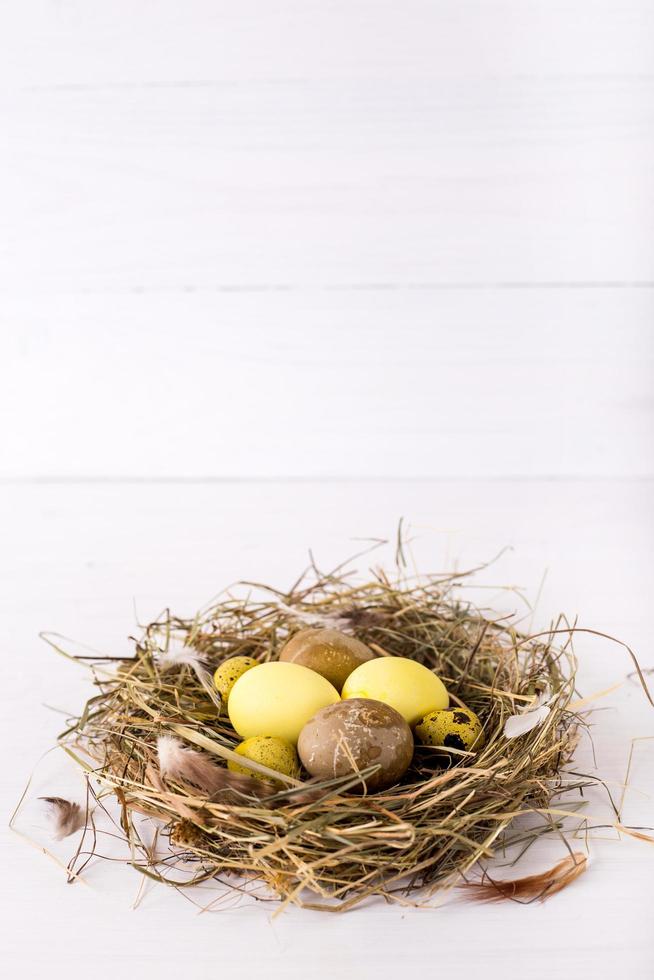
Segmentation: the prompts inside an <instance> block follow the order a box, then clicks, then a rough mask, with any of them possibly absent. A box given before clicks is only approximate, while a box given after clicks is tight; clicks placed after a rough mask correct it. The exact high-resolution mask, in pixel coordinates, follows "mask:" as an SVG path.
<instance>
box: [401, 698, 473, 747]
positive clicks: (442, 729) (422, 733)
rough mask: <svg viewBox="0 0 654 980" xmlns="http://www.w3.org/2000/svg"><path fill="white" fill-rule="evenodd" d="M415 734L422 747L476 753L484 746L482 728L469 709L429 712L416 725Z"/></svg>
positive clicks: (447, 709)
mask: <svg viewBox="0 0 654 980" xmlns="http://www.w3.org/2000/svg"><path fill="white" fill-rule="evenodd" d="M415 733H416V738H417V739H418V741H419V742H422V744H423V745H437V746H441V747H442V748H447V749H461V750H463V751H466V752H470V751H473V750H474V751H477V750H478V749H481V748H482V747H483V745H484V732H483V726H482V724H481V722H480V720H479V718H478V717H477V715H476V714H475V713H474V711H471V710H470V709H469V708H446V709H445V710H443V711H430V712H429V714H427V715H425V717H424V718H423V719H422V721H420V723H419V724H418V725H416V728H415Z"/></svg>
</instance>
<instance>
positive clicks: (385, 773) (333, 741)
mask: <svg viewBox="0 0 654 980" xmlns="http://www.w3.org/2000/svg"><path fill="white" fill-rule="evenodd" d="M298 752H299V755H300V759H301V760H302V764H303V766H304V767H305V769H306V770H307V771H308V772H309V773H311V775H312V776H316V777H318V778H319V779H333V778H334V777H335V776H345V775H347V774H348V773H351V772H356V771H358V770H362V769H366V768H367V767H368V766H371V765H374V764H379V765H380V766H381V768H380V769H378V770H377V771H376V772H374V773H372V774H371V775H370V776H368V777H367V778H366V786H367V788H368V790H370V791H372V792H375V791H376V790H381V789H386V788H387V787H389V786H392V785H393V784H394V783H396V782H397V781H398V780H399V779H400V778H401V777H402V776H403V775H404V773H405V772H406V770H407V769H408V768H409V765H410V763H411V759H412V757H413V736H412V735H411V729H410V728H409V726H408V725H407V723H406V721H405V720H404V718H403V717H402V715H401V714H400V713H399V712H398V711H395V709H394V708H391V707H390V705H388V704H382V702H381V701H372V700H370V699H367V698H351V699H350V700H348V701H340V702H338V703H337V704H331V705H329V706H328V707H326V708H322V709H321V710H320V711H318V712H317V714H316V715H315V716H314V717H313V718H312V719H311V721H309V722H307V724H306V725H305V726H304V728H303V729H302V731H301V732H300V738H299V740H298ZM357 788H358V787H354V789H355V790H356V789H357Z"/></svg>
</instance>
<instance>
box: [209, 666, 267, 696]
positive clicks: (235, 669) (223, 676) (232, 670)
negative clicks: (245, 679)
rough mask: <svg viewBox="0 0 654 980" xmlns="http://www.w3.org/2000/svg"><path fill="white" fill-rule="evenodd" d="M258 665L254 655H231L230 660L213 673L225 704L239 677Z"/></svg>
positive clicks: (214, 680) (215, 683)
mask: <svg viewBox="0 0 654 980" xmlns="http://www.w3.org/2000/svg"><path fill="white" fill-rule="evenodd" d="M256 666H257V661H256V660H255V659H254V657H230V658H229V660H224V661H223V662H222V663H221V665H220V667H218V669H217V670H216V672H215V674H214V675H213V682H214V685H215V687H216V690H217V691H218V693H219V694H220V696H221V698H222V700H223V705H225V704H227V699H228V698H229V695H230V694H231V691H232V688H233V687H234V684H236V681H237V680H238V679H239V677H240V676H241V675H242V674H244V673H245V671H246V670H250V668H251V667H256Z"/></svg>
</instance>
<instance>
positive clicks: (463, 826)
mask: <svg viewBox="0 0 654 980" xmlns="http://www.w3.org/2000/svg"><path fill="white" fill-rule="evenodd" d="M313 572H315V569H313ZM465 581H466V579H465V576H462V575H452V576H427V577H420V578H408V577H406V576H404V575H403V574H401V573H400V572H398V573H397V576H396V578H394V579H393V580H391V579H389V578H388V577H387V576H386V574H385V573H384V572H382V571H376V572H371V573H370V580H369V581H366V582H363V583H362V584H351V581H350V577H349V575H348V574H346V573H344V572H343V571H342V570H337V571H336V572H334V573H332V574H329V575H321V574H318V573H316V574H315V576H314V578H313V579H312V581H311V582H310V583H307V582H306V580H305V578H304V577H303V578H302V579H301V580H300V581H299V582H298V583H296V585H295V586H294V587H293V588H292V589H291V590H290V591H288V592H280V591H277V590H274V589H271V588H268V587H265V586H260V585H256V584H255V583H244V585H242V586H241V591H242V592H243V594H242V595H233V594H231V593H226V594H225V595H223V596H221V597H219V598H218V599H217V600H216V601H215V602H214V603H213V604H212V605H210V606H209V607H207V608H206V609H205V610H204V611H202V612H201V613H199V614H198V615H197V616H196V617H195V618H194V619H192V620H184V619H179V618H176V617H174V616H172V615H170V614H169V613H166V614H165V615H163V616H162V617H161V618H160V619H159V620H157V621H156V622H154V623H151V624H150V625H149V626H147V627H146V628H145V630H144V634H143V636H142V637H141V638H139V639H138V640H137V641H136V642H135V653H134V656H133V658H129V659H124V658H123V659H120V658H117V660H116V666H115V667H111V668H110V669H108V667H107V662H106V660H105V661H103V662H102V663H99V662H95V663H93V664H91V665H90V666H91V669H92V670H93V672H94V678H95V683H96V685H97V688H98V691H99V692H98V693H97V694H96V695H95V696H94V697H92V698H91V699H90V700H89V702H88V703H87V705H86V706H85V709H84V711H83V713H82V715H81V717H80V718H79V719H76V720H75V722H74V724H71V726H70V727H69V728H68V729H67V731H66V732H64V733H63V735H62V736H61V740H60V741H61V744H62V745H63V746H64V748H65V749H66V751H67V752H68V753H69V754H70V755H72V756H73V758H75V760H76V761H77V762H79V763H80V764H81V765H83V767H84V768H85V771H86V773H87V784H88V785H89V787H90V786H91V780H92V781H93V783H95V784H96V786H98V784H99V788H97V789H90V792H91V793H92V794H93V796H94V797H95V799H96V800H99V801H101V800H102V799H103V797H106V796H107V795H113V796H115V797H116V798H117V800H118V802H119V804H120V807H121V819H120V827H121V831H122V833H123V834H124V835H125V837H126V838H127V840H128V841H129V843H130V846H131V849H132V855H133V860H132V863H133V864H134V866H135V867H137V868H138V869H139V870H140V871H141V872H142V873H143V874H145V875H147V876H148V877H151V878H155V879H156V880H158V881H161V882H165V883H166V884H172V885H174V886H176V887H183V888H187V887H189V886H190V885H194V884H198V883H199V882H203V881H208V880H213V879H215V880H216V881H217V882H218V883H219V885H220V887H221V888H224V889H235V890H238V891H242V890H243V882H244V881H246V882H250V883H256V885H257V887H260V886H263V888H264V893H265V895H266V896H267V897H268V898H276V899H279V900H281V901H282V902H283V903H288V902H291V903H294V904H296V905H299V906H302V907H304V908H310V909H322V910H327V911H343V910H346V909H350V908H352V907H353V906H355V905H356V904H357V903H359V902H361V901H362V900H364V899H366V898H368V897H370V896H381V897H383V898H384V899H386V900H388V901H397V902H402V903H407V902H410V903H413V902H415V901H416V900H419V901H420V902H423V901H426V900H428V899H429V898H430V897H432V896H433V895H434V894H435V893H436V892H437V891H441V890H445V889H448V888H451V887H453V886H457V885H462V884H464V885H465V884H467V885H468V888H469V891H470V893H471V894H473V893H474V892H475V888H480V887H481V892H480V895H481V897H484V894H485V897H493V892H492V888H491V885H490V884H487V885H485V886H484V885H483V880H482V885H481V886H480V884H479V875H478V869H479V867H482V868H483V866H484V864H485V863H486V862H487V861H488V860H490V859H491V858H492V857H493V855H494V854H495V853H496V852H497V851H498V850H501V849H502V848H504V847H505V846H507V844H508V843H517V844H519V848H518V850H519V854H522V853H524V851H525V850H526V849H527V847H528V846H529V845H530V843H532V842H533V841H534V840H535V839H536V838H537V837H539V836H541V835H542V834H544V833H550V832H552V831H558V832H559V833H561V834H562V824H561V819H562V818H561V817H560V816H558V815H557V813H556V812H552V811H553V810H554V811H556V807H553V800H554V798H555V797H557V796H559V795H560V794H561V793H562V792H564V791H565V792H566V793H575V792H577V793H579V792H581V791H583V789H584V787H585V786H587V785H590V784H592V783H593V782H594V780H593V779H592V778H591V777H586V776H579V775H578V774H572V773H569V772H567V771H566V766H567V763H568V762H569V761H570V758H571V755H572V752H573V750H574V746H575V743H576V740H577V735H578V730H579V726H580V724H583V720H582V718H581V717H580V716H579V715H578V714H576V713H575V711H574V710H571V708H570V705H571V704H572V703H573V699H574V697H575V670H576V662H575V658H574V654H573V652H572V636H573V633H574V627H573V626H570V625H569V624H567V623H566V622H565V621H564V620H563V619H560V620H559V621H557V622H556V623H555V624H553V626H552V628H551V630H550V631H549V632H548V633H545V634H538V635H535V636H529V635H527V634H525V633H523V632H521V631H520V629H518V623H519V621H518V617H517V616H514V617H513V618H512V619H511V618H507V617H503V618H497V619H494V618H493V615H492V613H489V612H488V611H482V610H480V609H478V608H477V607H475V606H474V605H472V604H471V603H469V602H466V601H464V599H462V598H461V595H462V593H461V587H462V585H464V584H465ZM306 625H325V626H330V627H334V628H337V629H340V630H343V631H345V632H350V633H352V634H354V635H356V636H357V637H358V638H359V639H361V640H363V641H364V642H365V643H366V644H367V645H368V646H370V647H372V649H373V650H375V651H376V652H377V653H378V654H379V655H384V654H386V655H392V656H401V657H411V658H413V659H415V660H417V661H419V662H420V663H422V664H425V665H426V666H427V667H428V668H430V669H434V670H435V671H436V673H437V674H438V676H439V677H440V678H441V679H442V680H443V682H444V684H445V685H446V687H447V689H448V691H449V693H450V696H451V699H452V701H453V702H454V703H455V704H460V705H464V706H466V707H468V708H470V709H472V710H473V711H474V712H475V713H476V714H477V715H478V716H479V718H480V719H481V721H482V723H483V727H484V735H485V744H484V746H483V748H481V749H480V750H479V751H476V752H474V753H473V752H465V751H456V750H449V751H444V750H440V749H435V748H432V747H426V746H420V745H417V746H416V750H415V753H414V758H413V762H412V764H411V766H410V768H409V769H408V771H407V772H406V774H405V776H404V777H403V778H402V780H401V782H400V783H399V784H397V785H395V786H393V787H392V788H390V789H388V790H385V791H382V792H379V793H374V794H368V795H366V793H365V791H364V790H365V787H364V785H363V777H364V776H365V775H366V774H367V773H368V772H370V771H372V769H371V770H365V771H364V772H363V773H362V774H359V773H352V774H351V775H350V776H346V777H342V778H340V779H333V780H330V781H322V782H319V781H316V780H315V779H311V778H309V777H306V778H305V779H304V780H300V781H297V780H293V779H290V778H289V777H281V776H280V779H281V781H282V783H284V784H285V785H283V787H282V788H280V783H277V784H276V785H275V784H273V783H270V782H267V781H265V780H261V779H254V778H250V777H247V776H240V775H238V774H236V773H232V772H230V771H228V769H227V767H226V763H227V761H228V760H229V759H230V758H233V759H235V760H238V761H242V759H240V758H239V757H237V756H235V755H234V753H233V750H234V748H235V746H236V745H237V744H238V742H239V741H240V739H239V737H238V736H237V734H236V733H235V731H234V729H233V728H232V727H231V725H230V723H229V720H228V718H227V716H226V714H225V713H224V712H223V713H221V711H220V703H219V699H217V697H216V695H215V693H214V692H213V689H212V685H211V672H212V671H213V670H214V669H215V668H216V667H217V666H218V665H219V664H220V663H221V662H222V661H223V660H224V659H226V658H228V657H232V656H235V655H247V656H249V657H254V658H256V659H257V660H258V661H260V662H265V661H267V660H274V659H276V658H277V656H278V654H279V651H280V649H281V647H282V646H283V644H284V643H285V641H286V640H287V639H288V637H289V635H290V634H292V633H293V632H295V631H296V630H297V629H298V628H300V627H302V626H306ZM50 642H52V641H50ZM53 645H54V644H53ZM57 649H58V650H59V652H61V653H64V655H66V656H69V654H67V653H66V652H65V651H64V650H62V649H60V648H59V647H57ZM180 651H181V652H180ZM544 692H548V694H549V698H550V700H549V702H548V704H549V714H548V715H547V717H546V718H545V720H544V721H543V722H542V723H541V724H539V725H537V726H536V727H534V728H533V729H532V730H531V731H528V732H526V733H525V734H523V735H522V736H521V737H519V738H514V739H507V738H506V737H505V735H504V725H505V722H506V720H507V718H508V717H509V716H511V715H515V714H516V713H520V711H521V710H524V709H527V708H529V706H530V705H532V704H534V703H535V702H536V701H537V698H538V697H539V695H542V694H543V693H544ZM161 736H173V737H175V738H176V739H179V740H180V741H181V742H182V743H183V744H184V745H185V746H187V747H188V748H189V749H190V750H192V752H193V754H194V755H195V756H197V757H198V758H202V760H203V764H204V767H205V768H204V771H209V769H210V770H211V772H212V773H213V777H212V778H213V782H211V780H209V781H208V782H207V780H206V779H200V778H198V779H197V780H196V781H195V783H194V782H193V781H192V780H183V779H172V778H171V777H170V776H163V775H162V773H161V771H160V766H159V759H158V754H157V740H158V739H159V738H160V737H161ZM89 760H92V761H91V762H89ZM207 767H208V768H207ZM373 768H374V767H373ZM571 805H572V804H568V809H570V806H571ZM135 814H144V815H146V816H148V817H152V818H155V821H156V822H157V826H163V827H164V831H163V834H164V837H163V840H164V841H165V843H166V845H167V853H166V854H160V853H158V849H157V848H156V847H153V846H151V845H150V844H146V842H145V841H144V840H143V838H142V836H141V833H140V831H139V829H138V827H137V822H136V821H135V819H134V817H135ZM525 815H529V816H530V820H529V821H528V823H529V826H527V827H525V826H522V823H524V821H521V820H519V821H518V826H517V829H516V824H515V821H516V820H517V819H518V818H522V817H524V816H525ZM159 821H161V822H163V824H159V823H158V822H159ZM512 825H513V826H512ZM509 828H511V832H510V833H508V832H509ZM166 836H167V837H169V841H168V840H166ZM566 846H567V845H566ZM171 855H174V858H173V857H171ZM77 857H78V861H79V860H80V856H79V855H78V856H77ZM572 857H573V858H574V860H573V863H572V868H573V869H574V868H575V867H576V865H577V863H578V862H577V860H576V857H575V856H572ZM180 860H181V861H182V863H183V864H184V872H183V873H179V862H180ZM475 866H477V869H476V870H475V871H473V869H475ZM189 868H190V871H189ZM69 870H70V871H71V873H75V870H76V869H75V867H74V866H73V864H71V866H70V867H69ZM568 870H570V869H568ZM471 872H472V875H471V874H470V873H471ZM526 880H527V879H523V881H526ZM475 882H476V883H477V884H476V885H475ZM550 884H551V883H550ZM547 887H548V885H547V882H545V884H544V885H543V889H542V890H541V892H539V891H538V888H536V889H532V891H531V892H530V893H529V894H530V895H531V897H532V898H533V897H540V894H541V893H543V892H546V891H547ZM484 888H485V889H486V891H484ZM489 890H490V891H489ZM554 890H556V889H554ZM515 893H516V895H517V894H518V891H517V890H516V891H515ZM508 897H512V896H511V895H509V896H508Z"/></svg>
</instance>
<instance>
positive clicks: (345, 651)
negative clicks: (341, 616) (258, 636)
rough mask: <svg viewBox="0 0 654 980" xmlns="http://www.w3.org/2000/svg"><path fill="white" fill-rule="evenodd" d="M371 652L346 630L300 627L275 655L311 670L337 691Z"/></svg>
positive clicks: (371, 655) (367, 658)
mask: <svg viewBox="0 0 654 980" xmlns="http://www.w3.org/2000/svg"><path fill="white" fill-rule="evenodd" d="M374 656H375V654H374V653H373V652H372V650H371V649H370V648H369V647H367V646H366V645H365V643H362V642H361V640H357V639H356V637H354V636H348V634H347V633H341V632H340V631H339V630H333V629H304V630H300V631H299V633H295V634H294V636H292V637H291V638H290V640H288V642H287V643H286V644H285V646H284V648H283V649H282V652H281V653H280V655H279V659H280V660H284V661H286V660H287V661H288V662H289V663H294V664H302V666H303V667H308V668H309V670H315V671H316V673H318V674H321V675H322V676H323V677H324V678H325V680H328V681H329V683H330V684H333V685H334V687H335V688H336V690H337V691H340V690H341V688H342V687H343V684H344V683H345V680H346V678H347V677H349V675H350V674H351V673H352V671H353V670H354V669H355V668H356V667H358V666H359V664H362V663H366V661H368V660H372V659H373V657H374Z"/></svg>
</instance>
